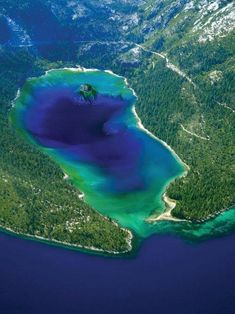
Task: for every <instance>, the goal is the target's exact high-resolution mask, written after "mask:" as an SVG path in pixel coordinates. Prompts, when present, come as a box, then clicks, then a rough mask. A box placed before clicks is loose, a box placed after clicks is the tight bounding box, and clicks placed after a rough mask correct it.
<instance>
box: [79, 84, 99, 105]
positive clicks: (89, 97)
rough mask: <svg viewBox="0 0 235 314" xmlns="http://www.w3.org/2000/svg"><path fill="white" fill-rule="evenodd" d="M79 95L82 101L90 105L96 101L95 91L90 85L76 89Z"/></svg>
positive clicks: (83, 85)
mask: <svg viewBox="0 0 235 314" xmlns="http://www.w3.org/2000/svg"><path fill="white" fill-rule="evenodd" d="M78 93H79V95H80V96H81V97H82V99H83V100H85V101H88V102H89V103H90V104H92V103H93V101H94V100H95V99H96V96H97V91H96V89H95V88H94V86H92V85H91V84H82V85H81V86H80V87H79V89H78Z"/></svg>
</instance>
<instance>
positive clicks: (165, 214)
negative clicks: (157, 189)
mask: <svg viewBox="0 0 235 314" xmlns="http://www.w3.org/2000/svg"><path fill="white" fill-rule="evenodd" d="M162 199H163V201H164V202H165V204H166V208H165V211H164V212H163V213H162V214H160V215H157V214H156V215H154V214H153V215H152V216H150V217H149V218H148V219H146V221H147V222H148V223H154V222H157V221H163V220H168V221H175V222H181V221H186V220H184V219H179V218H176V217H173V216H172V214H171V213H172V210H173V209H174V208H175V206H176V201H175V200H172V199H171V198H169V197H168V196H167V194H166V192H165V193H164V194H163V196H162Z"/></svg>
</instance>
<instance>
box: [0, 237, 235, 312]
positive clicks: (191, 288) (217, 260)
mask: <svg viewBox="0 0 235 314" xmlns="http://www.w3.org/2000/svg"><path fill="white" fill-rule="evenodd" d="M234 243H235V235H231V236H227V237H224V238H220V239H215V240H210V241H207V242H205V243H203V244H200V245H196V246H191V245H188V244H186V243H185V242H183V241H182V240H180V239H177V238H174V237H166V236H153V237H150V238H149V239H148V240H146V241H145V242H144V243H143V246H142V248H141V249H140V251H139V252H138V255H137V256H136V257H135V258H131V259H125V258H123V259H112V258H104V257H98V256H93V255H87V254H83V253H79V252H74V251H69V250H65V249H61V248H56V247H50V246H47V245H44V244H41V243H36V242H32V241H27V240H23V239H17V238H15V237H12V236H9V235H6V234H3V233H0V247H1V255H0V280H1V286H0V313H2V314H9V313H10V314H12V313H23V314H27V313H30V314H32V313H34V314H37V313H40V314H41V313H45V314H46V313H79V314H91V313H92V314H98V313H99V314H106V313H107V314H110V313H112V314H116V313H117V314H119V313H122V314H132V313H133V314H137V313H138V314H139V313H140V314H142V313H143V314H157V313H160V314H168V313H169V314H172V313H180V314H204V313H205V314H211V313H213V314H217V313H218V314H222V313H223V314H230V313H231V314H234V310H235V267H234V265H235V245H234Z"/></svg>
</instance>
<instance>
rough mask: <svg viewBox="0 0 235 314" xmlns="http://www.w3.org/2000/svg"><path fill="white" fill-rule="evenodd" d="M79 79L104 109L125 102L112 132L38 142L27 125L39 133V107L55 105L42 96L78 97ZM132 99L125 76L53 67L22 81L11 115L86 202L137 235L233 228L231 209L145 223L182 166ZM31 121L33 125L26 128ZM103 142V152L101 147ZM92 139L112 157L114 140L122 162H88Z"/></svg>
mask: <svg viewBox="0 0 235 314" xmlns="http://www.w3.org/2000/svg"><path fill="white" fill-rule="evenodd" d="M81 84H91V85H92V86H94V87H95V89H96V91H97V92H98V94H100V95H102V97H103V96H104V97H106V98H105V99H106V103H105V106H106V109H107V108H108V109H110V108H111V106H113V102H114V100H115V99H118V101H120V103H123V108H124V109H123V110H121V111H120V112H118V114H115V115H113V116H112V117H111V119H110V120H108V121H106V122H107V123H106V124H107V125H108V127H109V132H111V133H108V134H105V136H104V137H103V138H102V140H100V139H99V138H98V137H97V141H95V142H94V143H95V144H92V145H90V144H89V147H88V148H87V147H85V148H84V143H82V144H81V143H77V144H76V145H74V144H73V145H72V146H70V147H69V148H68V146H69V145H63V146H61V145H57V144H54V143H53V144H50V143H51V142H50V141H51V139H50V141H49V142H48V143H49V144H48V143H47V144H42V142H40V140H39V138H38V137H37V136H36V135H35V134H36V133H33V132H30V131H29V130H32V128H34V125H37V128H38V129H37V132H39V131H40V132H41V129H42V128H43V124H40V123H41V122H40V121H44V120H43V119H46V118H47V114H48V113H47V111H45V112H44V111H40V110H41V107H40V106H44V107H45V108H46V107H47V106H48V107H50V106H54V104H53V102H51V103H50V101H48V102H47V101H45V99H46V97H44V96H43V95H51V96H50V97H52V98H53V97H54V95H56V97H57V98H58V99H59V98H60V97H62V96H63V97H65V95H66V97H70V98H71V99H73V98H74V97H75V98H76V94H75V91H76V90H77V89H78V87H79V86H81ZM61 91H62V92H61ZM47 93H49V94H47ZM61 93H62V94H63V95H62V96H61ZM68 95H69V96H68ZM43 97H44V98H43ZM48 97H49V96H48ZM50 97H49V98H50ZM57 98H55V99H57ZM73 101H74V100H73ZM76 101H77V100H76ZM135 101H136V96H135V95H134V92H133V90H132V89H130V88H129V87H128V85H127V83H126V81H125V79H124V78H123V77H119V76H117V75H114V74H112V73H109V72H105V71H97V70H91V71H81V70H74V69H61V70H53V71H50V72H48V73H47V74H46V75H44V76H42V77H39V78H34V79H30V80H29V81H28V82H27V83H26V84H25V86H24V87H23V88H22V89H21V91H20V94H19V96H18V97H17V99H16V101H15V106H14V109H13V110H12V114H11V120H12V123H13V124H14V127H15V128H17V130H18V131H19V133H20V134H21V135H23V136H24V137H26V138H27V139H28V140H29V141H30V142H31V143H32V144H33V145H37V146H38V147H39V149H40V150H42V151H43V152H44V153H46V154H48V155H49V156H50V157H51V158H52V159H53V160H54V161H55V162H56V163H57V164H58V165H59V166H60V167H61V168H62V169H63V171H64V172H65V173H66V174H67V175H68V176H69V180H70V182H71V183H72V184H73V185H75V186H76V187H77V188H78V189H79V190H80V191H82V192H83V193H84V194H85V196H84V201H85V202H87V203H88V204H90V205H91V206H92V207H94V208H95V209H96V210H98V211H99V212H100V213H101V214H103V215H105V216H108V217H110V218H112V219H114V220H116V221H117V222H118V223H119V224H120V225H121V226H123V227H126V228H129V229H131V230H132V231H134V232H135V233H136V234H137V235H138V236H140V237H144V238H145V237H148V236H150V235H151V234H154V233H159V234H169V233H170V234H177V235H181V236H183V237H185V238H187V239H192V240H193V239H206V238H209V237H212V236H218V235H222V234H225V233H227V232H231V231H232V230H233V229H235V209H232V210H229V211H226V212H224V213H222V214H220V215H219V216H217V217H216V218H214V219H212V220H210V221H207V222H205V223H200V224H193V223H190V222H184V221H181V222H179V221H158V222H155V223H151V224H150V223H148V222H146V219H148V218H149V217H150V216H151V215H152V214H156V215H158V214H161V213H163V212H164V209H165V204H164V202H163V200H162V195H163V193H164V192H165V190H166V188H167V186H168V185H169V184H170V182H172V181H173V180H174V179H175V178H176V177H178V176H182V175H183V173H184V172H185V168H184V165H183V163H182V162H181V161H180V159H179V158H178V157H177V156H176V155H175V154H173V153H172V152H171V151H170V150H168V148H167V147H166V146H165V145H163V144H162V143H161V142H160V141H158V140H157V139H156V138H153V137H152V136H150V135H149V134H148V133H146V132H145V131H144V130H142V129H140V128H139V126H138V123H137V122H138V121H137V118H136V116H135V115H134V112H133V106H134V104H135ZM109 102H110V103H109ZM43 110H44V109H43ZM45 110H46V109H45ZM68 110H69V107H68ZM89 110H90V109H89ZM93 111H94V109H92V108H91V114H92V115H94V112H93ZM39 113H40V114H39ZM40 119H41V120H40ZM87 119H89V114H88V115H87ZM39 120H40V121H39ZM55 123H56V122H55ZM68 123H70V122H69V121H68ZM29 124H30V125H33V126H30V127H29ZM120 126H121V127H120ZM30 128H31V129H30ZM123 130H124V131H123ZM84 132H85V133H86V131H84ZM119 133H120V135H119ZM114 139H115V141H114ZM92 140H94V139H92ZM106 141H107V154H105V152H104V151H105V150H106ZM110 141H111V144H110ZM112 141H113V142H112ZM96 142H102V143H101V144H100V146H98V148H97V150H98V153H99V154H101V155H100V156H102V157H101V158H107V157H108V156H111V157H110V158H114V157H112V156H113V155H112V152H113V151H119V149H118V148H117V143H118V145H120V151H121V158H122V159H123V160H124V161H125V162H124V161H123V162H120V160H119V161H117V163H116V162H115V160H114V161H113V162H112V163H111V165H109V161H107V169H106V168H105V167H104V166H102V167H101V166H100V164H99V162H94V161H91V159H92V158H93V155H92V154H93V153H91V156H90V155H89V154H90V151H91V147H94V145H96ZM132 143H133V146H131V145H132ZM85 145H87V143H85ZM65 146H66V147H65ZM121 146H122V148H121ZM123 147H124V148H125V149H126V152H127V153H129V152H128V150H130V151H131V155H130V156H129V157H127V158H124V157H125V156H124V155H125V154H124V153H123V151H124V152H125V150H124V149H123ZM75 150H76V152H77V150H78V151H80V152H82V154H84V156H86V157H84V158H83V159H81V158H80V156H79V153H77V155H78V156H76V158H75V157H74V155H73V154H74V151H75ZM71 151H72V153H71ZM88 153H89V154H88ZM95 154H97V152H96V151H95ZM99 154H98V155H99ZM123 154H124V155H123ZM88 155H89V156H88ZM87 156H88V157H87ZM86 158H87V159H86ZM115 158H116V157H115ZM133 164H134V166H133ZM110 169H111V170H110ZM135 181H136V182H137V183H138V184H137V183H136V186H138V188H135V184H134V183H135ZM123 182H124V183H125V184H123ZM140 183H141V184H142V185H141V184H140Z"/></svg>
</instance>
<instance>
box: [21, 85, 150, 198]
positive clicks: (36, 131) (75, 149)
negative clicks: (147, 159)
mask: <svg viewBox="0 0 235 314" xmlns="http://www.w3.org/2000/svg"><path fill="white" fill-rule="evenodd" d="M30 99H31V103H30V107H29V109H28V110H27V112H25V116H24V117H23V121H24V123H25V128H26V130H27V131H28V132H29V133H30V134H31V135H32V136H33V138H34V139H36V141H37V142H38V143H39V144H40V145H42V146H44V147H50V148H54V149H56V150H57V152H58V153H59V154H60V155H61V154H62V155H63V156H64V157H65V159H68V158H69V159H71V160H72V161H74V162H82V163H88V164H90V165H92V166H93V165H94V166H95V167H98V169H99V170H101V171H103V172H104V173H105V174H106V175H107V176H109V177H110V178H112V182H111V186H110V187H109V188H108V189H109V190H110V189H111V190H115V192H117V193H119V192H121V193H123V192H125V193H126V192H128V191H133V190H139V189H143V188H145V185H146V182H145V179H144V176H143V174H142V173H141V171H142V166H141V165H142V154H143V141H142V140H141V138H140V136H138V135H137V134H136V133H138V132H139V133H140V131H139V130H138V129H135V130H131V129H129V128H128V126H127V125H126V124H125V123H124V122H122V120H121V117H122V115H123V113H124V111H125V110H126V109H127V107H130V106H131V105H132V103H131V102H128V101H126V100H123V99H122V98H121V97H111V96H107V95H100V94H99V95H98V96H97V97H96V99H94V100H93V101H92V102H89V101H84V100H83V99H82V98H81V96H79V94H78V93H75V92H74V86H72V87H71V88H69V87H67V88H65V87H64V88H61V87H60V88H59V89H58V88H51V87H50V88H49V89H48V88H46V89H45V88H41V89H39V90H37V91H34V94H33V97H31V98H30ZM127 173H128V180H127V178H126V177H127Z"/></svg>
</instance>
